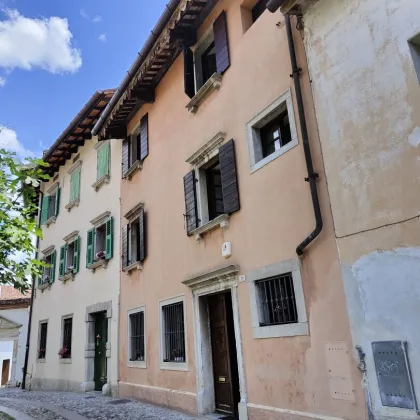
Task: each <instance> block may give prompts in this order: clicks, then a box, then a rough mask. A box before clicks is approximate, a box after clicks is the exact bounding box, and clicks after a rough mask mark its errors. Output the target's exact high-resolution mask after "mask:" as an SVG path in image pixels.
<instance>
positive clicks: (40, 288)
mask: <svg viewBox="0 0 420 420" xmlns="http://www.w3.org/2000/svg"><path fill="white" fill-rule="evenodd" d="M38 289H39V290H42V291H44V290H45V289H51V283H49V282H48V283H44V284H41V285H39V286H38Z"/></svg>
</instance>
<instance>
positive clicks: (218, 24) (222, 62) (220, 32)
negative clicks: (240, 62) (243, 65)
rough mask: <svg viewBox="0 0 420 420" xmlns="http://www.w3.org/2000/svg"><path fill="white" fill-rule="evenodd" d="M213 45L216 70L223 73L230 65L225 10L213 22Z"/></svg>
mask: <svg viewBox="0 0 420 420" xmlns="http://www.w3.org/2000/svg"><path fill="white" fill-rule="evenodd" d="M213 33H214V47H215V49H216V67H217V72H218V73H220V74H223V73H224V72H225V71H226V70H227V69H228V68H229V66H230V57H229V41H228V31H227V19H226V12H225V11H223V12H222V13H221V15H220V16H219V17H218V18H217V19H216V20H215V21H214V23H213Z"/></svg>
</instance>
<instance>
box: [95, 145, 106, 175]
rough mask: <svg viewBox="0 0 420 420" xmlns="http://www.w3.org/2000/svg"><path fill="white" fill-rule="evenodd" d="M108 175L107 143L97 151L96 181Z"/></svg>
mask: <svg viewBox="0 0 420 420" xmlns="http://www.w3.org/2000/svg"><path fill="white" fill-rule="evenodd" d="M105 175H109V143H107V144H104V145H103V146H102V147H101V148H100V149H99V150H98V174H97V176H98V179H99V178H101V177H103V176H105Z"/></svg>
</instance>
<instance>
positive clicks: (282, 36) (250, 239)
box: [41, 0, 365, 420]
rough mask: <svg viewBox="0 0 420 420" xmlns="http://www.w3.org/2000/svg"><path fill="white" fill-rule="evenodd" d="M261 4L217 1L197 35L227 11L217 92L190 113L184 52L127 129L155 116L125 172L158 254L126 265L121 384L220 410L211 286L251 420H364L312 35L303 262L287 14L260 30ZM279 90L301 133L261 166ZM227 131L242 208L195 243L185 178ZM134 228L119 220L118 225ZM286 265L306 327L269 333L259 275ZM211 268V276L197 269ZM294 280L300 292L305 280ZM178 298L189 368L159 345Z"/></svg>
mask: <svg viewBox="0 0 420 420" xmlns="http://www.w3.org/2000/svg"><path fill="white" fill-rule="evenodd" d="M255 3H256V2H252V1H250V2H243V1H241V0H234V1H226V0H224V1H220V2H219V3H218V4H217V5H216V6H215V8H214V9H213V11H212V12H211V13H210V15H209V16H208V17H207V19H206V20H205V22H204V24H203V25H202V26H201V28H200V29H199V32H198V35H199V36H198V39H199V41H198V42H200V38H201V37H202V36H203V34H205V33H206V32H207V31H208V29H209V27H210V25H211V24H212V23H213V21H214V20H215V19H216V18H217V17H218V16H219V15H220V13H221V12H222V11H223V10H225V11H226V13H227V27H228V36H229V49H230V61H231V65H230V68H229V69H228V70H227V71H226V72H225V73H224V75H223V77H222V78H221V86H220V89H218V90H216V91H214V92H212V93H211V94H210V95H209V96H208V97H207V98H206V99H205V100H204V101H203V103H202V104H201V105H200V107H199V108H198V110H196V112H195V113H191V112H189V111H188V110H187V109H186V106H187V104H188V102H189V98H188V97H187V96H186V95H185V93H184V75H183V72H184V63H183V57H182V54H181V55H180V56H178V58H177V59H176V60H175V62H174V63H173V65H172V66H171V67H170V68H169V70H168V72H167V73H166V75H165V76H164V78H163V79H162V81H161V82H160V83H159V85H158V86H157V87H156V90H155V95H156V98H155V102H154V103H153V104H148V105H144V106H143V107H142V108H141V109H140V110H139V111H138V112H137V114H136V115H135V116H134V117H133V118H132V119H131V121H130V123H129V125H128V133H130V132H132V131H134V130H135V129H136V127H137V126H138V123H139V121H140V119H141V117H142V116H143V115H145V114H146V113H148V118H149V155H148V157H147V159H146V160H145V161H144V162H143V165H142V169H141V170H139V171H137V172H135V173H134V174H132V177H131V179H130V180H128V179H123V180H122V181H121V215H124V214H126V213H127V212H128V211H129V210H130V209H132V208H133V207H134V206H136V205H137V204H139V203H144V210H145V212H146V215H147V228H146V230H147V258H146V259H145V261H144V262H143V264H142V267H141V269H135V270H132V271H131V272H130V274H127V273H125V272H122V273H121V318H120V342H119V353H120V354H119V380H120V382H119V392H120V395H121V396H129V397H136V398H140V399H145V400H149V401H152V402H156V403H159V404H164V405H168V406H171V407H176V408H180V409H183V410H187V411H190V412H193V413H197V412H199V413H206V412H211V411H214V390H212V389H211V384H212V381H213V378H212V372H211V354H209V353H208V352H209V348H208V344H209V343H208V342H205V343H204V341H203V340H206V337H205V330H206V327H205V325H206V322H207V320H206V318H205V312H206V309H205V307H203V306H200V305H202V303H201V302H202V300H201V299H202V298H203V297H204V296H205V295H206V294H211V293H214V292H217V291H222V290H229V291H230V292H231V295H230V296H231V298H232V306H233V319H234V326H235V339H236V354H237V359H238V363H237V370H238V375H239V384H240V401H239V415H240V419H241V420H243V419H247V418H249V419H286V418H295V419H303V418H313V419H315V418H316V419H331V420H332V419H348V420H361V419H363V418H364V416H365V408H364V407H365V398H364V393H363V389H362V385H361V382H362V375H361V373H360V372H359V371H358V369H357V367H356V365H357V362H356V359H355V357H354V352H353V350H352V349H353V347H354V344H353V342H352V339H351V334H350V326H349V322H348V316H347V308H346V301H345V295H344V288H343V281H342V272H341V266H340V260H339V256H338V252H337V247H336V242H335V238H334V228H333V223H332V217H331V210H330V203H329V196H328V190H327V186H326V178H325V173H324V169H323V161H322V155H321V148H320V143H319V138H318V133H317V124H316V120H315V115H314V105H313V102H312V93H311V89H310V83H309V76H308V72H307V66H306V58H305V53H304V47H303V43H302V40H301V37H300V34H299V32H297V31H295V35H294V38H295V43H296V49H297V56H298V64H299V66H300V67H302V69H303V72H302V76H301V83H302V89H303V96H304V106H305V111H306V119H307V124H308V130H309V137H310V144H311V149H312V154H313V161H314V166H315V170H316V172H317V173H318V174H319V175H320V178H319V181H318V190H319V195H320V201H321V210H322V214H323V218H324V229H323V231H322V233H321V235H320V236H319V238H318V239H316V241H315V242H313V244H312V245H311V246H310V247H309V248H308V249H307V250H306V251H305V253H304V255H303V257H302V258H300V259H299V258H298V257H297V255H296V252H295V249H296V246H297V245H298V244H299V243H300V242H301V241H302V240H303V239H304V238H305V237H306V236H307V235H308V234H309V233H310V232H311V231H312V230H313V228H314V224H315V221H314V215H313V210H312V202H311V195H310V192H309V188H308V184H307V183H306V182H305V177H306V176H307V168H306V165H305V158H304V151H303V147H302V140H301V132H300V125H299V119H298V112H297V107H296V96H295V91H294V88H293V80H292V79H291V78H290V73H291V64H290V58H289V51H288V44H287V36H286V30H285V26H284V18H283V17H281V16H280V15H279V14H278V15H272V14H270V13H268V12H265V13H263V15H262V16H261V17H260V18H259V19H258V20H257V21H256V22H255V23H254V24H253V25H252V26H250V27H249V23H250V15H249V11H248V10H247V8H248V9H249V8H250V7H251V6H252V5H253V4H255ZM245 6H246V7H245ZM279 21H280V24H279V25H278V22H279ZM293 26H295V25H293ZM279 98H289V100H290V108H289V109H288V111H289V119H290V121H291V131H292V137H293V131H294V130H295V132H296V138H295V139H294V140H295V141H294V143H292V147H290V148H289V149H288V150H287V151H286V152H285V153H283V154H280V155H279V156H278V157H276V158H275V159H273V160H271V161H270V162H269V163H267V164H266V165H261V166H260V167H253V165H252V162H251V157H250V151H249V148H248V144H249V141H248V135H249V127H248V129H247V125H248V123H249V122H251V121H253V120H254V119H255V118H256V117H258V115H260V114H261V113H263V111H264V110H266V109H267V107H269V106H270V105H271V104H273V103H275V102H276V101H278V100H279ZM285 100H286V99H285ZM217 133H223V134H224V136H222V138H223V144H225V143H226V142H228V141H229V140H230V139H234V144H235V150H236V165H237V174H238V185H239V195H240V201H241V206H240V210H239V211H237V212H235V213H233V214H232V215H231V217H230V219H229V221H228V226H226V224H222V225H223V226H224V227H223V228H222V227H216V228H215V229H213V230H211V231H209V232H206V233H204V234H203V235H202V237H201V239H200V240H197V239H196V235H191V236H187V232H186V228H185V219H184V214H185V201H184V186H183V177H184V176H185V175H186V174H187V173H188V172H189V171H191V169H192V168H193V165H191V164H189V163H187V162H186V160H187V158H188V157H189V156H192V155H193V154H194V153H195V152H197V151H198V150H199V149H200V148H201V147H202V146H203V145H205V144H206V143H208V141H209V140H210V139H212V138H214V136H215V135H217ZM113 143H116V141H113ZM125 224H127V220H126V219H125V218H124V217H122V219H121V226H124V225H125ZM224 243H230V246H231V256H230V257H229V258H225V257H223V256H222V245H223V244H224ZM281 270H283V271H289V270H290V271H293V272H297V273H298V274H297V277H300V279H301V283H299V284H300V285H301V293H300V297H301V298H302V300H303V306H301V307H300V310H301V314H300V320H299V323H300V324H302V325H298V326H296V327H295V326H292V327H291V328H290V329H289V330H287V331H285V332H283V333H280V334H279V335H280V336H273V335H270V333H266V332H261V333H260V332H259V329H258V321H257V323H255V320H254V319H253V316H254V315H253V314H254V313H255V307H256V301H255V290H254V288H255V287H254V281H255V280H256V279H259V278H262V277H264V273H267V274H269V273H275V274H279V272H280V271H281ZM203 273H207V274H206V275H205V276H202V277H200V275H202V274H203ZM226 273H227V274H226ZM187 280H190V281H189V282H188V281H187ZM184 281H187V283H188V284H189V286H190V287H188V286H187V285H184V284H183V282H184ZM76 283H77V282H75V284H74V286H76ZM192 284H196V286H192ZM54 288H57V287H56V285H55V287H54ZM57 289H58V288H57ZM295 289H296V293H297V294H298V293H299V291H298V290H297V289H298V283H296V287H295ZM51 291H53V290H51ZM51 291H48V292H46V293H50V292H51ZM41 298H42V297H41ZM173 298H176V299H175V300H177V301H179V300H181V301H183V302H184V305H185V306H184V307H185V331H186V333H185V334H186V362H185V363H183V364H182V366H180V367H178V368H177V367H176V366H168V365H165V364H164V363H163V362H162V354H161V352H162V350H161V349H162V321H161V305H162V304H163V303H164V302H165V301H169V302H170V301H171V300H172V299H173ZM162 302H163V303H162ZM136 308H142V310H143V311H144V314H145V336H146V340H145V344H146V357H145V361H144V363H142V364H141V365H138V366H132V364H131V363H130V361H129V357H128V353H129V349H128V346H129V340H128V337H129V331H128V314H129V313H131V312H130V311H132V310H133V309H136ZM264 331H266V330H264ZM274 335H275V334H274ZM281 335H285V336H281ZM263 336H264V337H265V338H263ZM203 343H204V344H203ZM209 360H210V362H209ZM338 377H340V378H341V381H342V382H341V384H339V381H338V380H337V378H338ZM209 384H210V386H209ZM212 393H213V394H212Z"/></svg>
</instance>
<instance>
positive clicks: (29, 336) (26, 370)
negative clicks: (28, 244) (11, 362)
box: [22, 191, 44, 389]
mask: <svg viewBox="0 0 420 420" xmlns="http://www.w3.org/2000/svg"><path fill="white" fill-rule="evenodd" d="M43 196H44V193H43V192H42V191H39V202H38V204H39V207H40V203H42V198H43ZM40 227H41V215H40V214H39V215H38V228H40ZM38 249H39V236H37V237H36V251H35V259H38ZM35 281H36V279H35V277H34V276H32V293H31V304H30V307H29V320H28V334H27V337H26V351H25V362H24V363H23V372H22V373H23V375H22V376H23V377H22V389H26V375H27V373H28V360H29V344H30V342H31V325H32V311H33V307H34V296H35Z"/></svg>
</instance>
